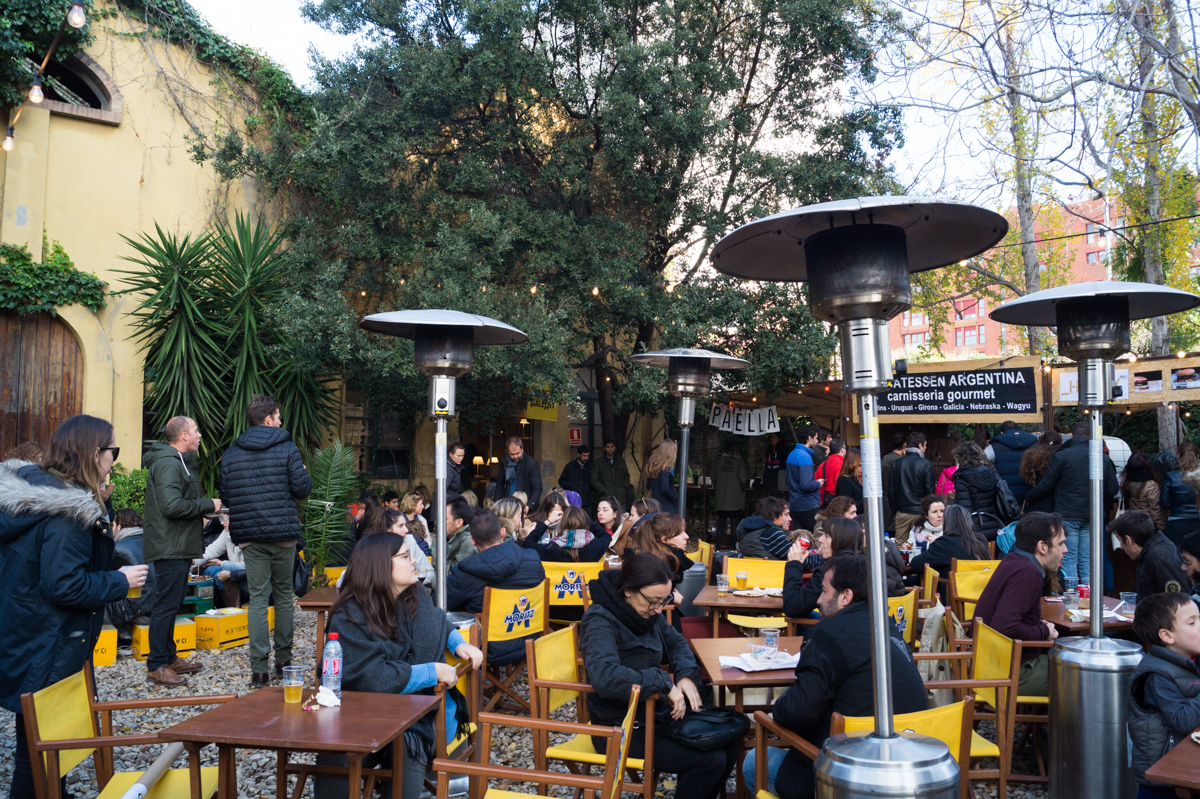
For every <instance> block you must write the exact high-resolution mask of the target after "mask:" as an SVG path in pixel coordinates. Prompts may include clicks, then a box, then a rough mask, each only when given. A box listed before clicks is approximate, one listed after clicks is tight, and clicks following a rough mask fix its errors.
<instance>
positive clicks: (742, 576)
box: [737, 572, 750, 591]
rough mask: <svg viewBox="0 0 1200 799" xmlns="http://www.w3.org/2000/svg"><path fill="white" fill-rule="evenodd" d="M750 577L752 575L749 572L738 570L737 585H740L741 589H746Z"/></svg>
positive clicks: (739, 588)
mask: <svg viewBox="0 0 1200 799" xmlns="http://www.w3.org/2000/svg"><path fill="white" fill-rule="evenodd" d="M748 579H750V575H749V574H748V573H747V572H738V573H737V587H738V590H739V591H745V590H746V581H747V580H748Z"/></svg>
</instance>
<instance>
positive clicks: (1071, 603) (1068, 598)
mask: <svg viewBox="0 0 1200 799" xmlns="http://www.w3.org/2000/svg"><path fill="white" fill-rule="evenodd" d="M1063 605H1064V606H1066V608H1067V610H1079V592H1078V591H1076V590H1075V589H1074V588H1068V589H1067V590H1066V591H1063Z"/></svg>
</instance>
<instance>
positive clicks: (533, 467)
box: [488, 436, 542, 510]
mask: <svg viewBox="0 0 1200 799" xmlns="http://www.w3.org/2000/svg"><path fill="white" fill-rule="evenodd" d="M504 446H505V447H506V448H507V449H508V454H507V455H505V456H504V457H503V458H501V459H500V469H499V470H498V471H497V472H496V476H495V477H493V478H492V482H493V483H494V484H496V488H492V489H489V490H488V495H489V496H491V497H492V498H493V499H500V498H501V497H511V496H512V495H513V494H515V493H516V492H518V491H524V492H525V496H526V497H528V498H529V503H528V508H529V510H534V509H536V508H537V506H538V502H540V501H541V499H542V470H541V468H540V467H539V466H538V462H537V461H535V460H534V459H533V456H532V455H526V454H525V445H524V444H522V443H521V439H519V438H517V437H516V436H510V437H509V439H508V441H506V442H504Z"/></svg>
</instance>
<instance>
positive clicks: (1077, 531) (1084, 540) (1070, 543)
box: [1062, 521, 1092, 585]
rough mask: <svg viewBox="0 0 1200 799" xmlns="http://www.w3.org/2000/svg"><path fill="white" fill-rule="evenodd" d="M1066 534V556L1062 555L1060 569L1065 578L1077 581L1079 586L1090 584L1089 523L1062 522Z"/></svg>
mask: <svg viewBox="0 0 1200 799" xmlns="http://www.w3.org/2000/svg"><path fill="white" fill-rule="evenodd" d="M1063 529H1064V530H1066V532H1067V554H1065V555H1063V562H1062V569H1063V573H1064V574H1066V575H1067V577H1074V578H1075V579H1077V580H1079V584H1080V585H1090V584H1091V582H1092V571H1091V568H1092V551H1091V546H1090V539H1091V523H1090V522H1068V521H1064V522H1063Z"/></svg>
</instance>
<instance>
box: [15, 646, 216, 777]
mask: <svg viewBox="0 0 1200 799" xmlns="http://www.w3.org/2000/svg"><path fill="white" fill-rule="evenodd" d="M95 695H96V693H95V686H94V685H93V684H92V670H91V666H90V664H86V663H85V664H84V667H83V671H80V672H78V673H77V674H73V675H71V676H70V677H67V678H65V679H62V680H59V681H58V682H56V683H54V684H53V685H50V686H47V687H45V688H43V689H42V690H40V691H37V692H36V693H31V694H21V712H22V713H23V714H24V719H25V736H26V738H27V740H28V741H29V756H30V761H31V763H32V766H33V787H34V795H35V796H36V797H37V799H61V787H62V786H61V785H60V780H61V778H62V776H63V775H64V774H66V773H67V772H69V771H71V769H73V768H75V767H76V766H78V765H79V764H80V763H82V762H83V761H84V760H86V759H87V757H88V755H93V763H94V764H95V768H96V782H97V784H98V785H99V787H100V794H99V797H98V799H113V798H114V797H116V799H119V797H121V796H123V795H124V794H125V792H126V791H127V790H129V789H130V788H131V787H133V784H134V783H135V782H137V780H138V778H139V777H141V776H142V772H140V771H119V772H114V771H113V751H112V750H113V749H114V748H115V747H118V746H156V745H159V744H161V743H162V739H161V738H159V737H158V735H155V734H149V735H113V723H112V713H113V711H114V710H142V709H148V708H159V707H187V706H193V705H220V704H223V703H225V702H229V701H232V700H234V699H237V695H236V694H218V695H214V696H170V697H164V698H162V699H130V700H126V701H121V702H97V701H95V699H93V697H94V696H95ZM217 777H218V769H217V768H215V767H211V768H201V767H200V759H199V757H198V753H197V754H196V755H189V757H188V767H187V768H186V769H171V770H170V771H168V772H167V773H165V774H164V775H163V776H162V779H160V780H159V781H158V783H157V784H155V786H154V787H153V788H152V789H151V790H150V793H149V794H148V795H147V799H189V798H190V797H193V796H198V797H201V798H202V799H207V797H211V796H212V795H213V794H215V793H216V792H217Z"/></svg>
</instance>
